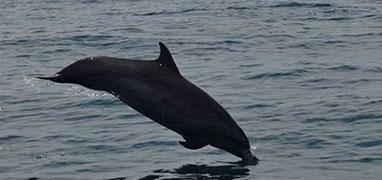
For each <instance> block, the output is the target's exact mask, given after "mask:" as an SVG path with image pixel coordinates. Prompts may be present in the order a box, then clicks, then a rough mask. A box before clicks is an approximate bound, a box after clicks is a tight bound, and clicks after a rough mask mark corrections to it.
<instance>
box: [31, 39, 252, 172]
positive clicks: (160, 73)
mask: <svg viewBox="0 0 382 180" xmlns="http://www.w3.org/2000/svg"><path fill="white" fill-rule="evenodd" d="M159 46H160V55H159V57H158V58H157V59H156V60H153V61H140V60H131V59H122V58H113V57H103V56H102V57H89V58H85V59H81V60H78V61H76V62H74V63H73V64H71V65H69V66H68V67H66V68H64V69H63V70H61V71H60V72H58V73H56V75H55V76H52V77H37V78H40V79H46V80H50V81H53V82H58V83H73V84H79V85H82V86H85V87H87V88H90V89H94V90H101V91H106V92H109V93H111V94H113V95H114V96H116V97H117V98H119V99H120V100H121V101H122V102H124V103H126V104H127V105H129V106H130V107H132V108H133V109H135V110H137V111H138V112H140V113H142V114H143V115H145V116H147V117H148V118H150V119H152V120H154V121H155V122H157V123H159V124H161V125H163V126H165V127H167V128H169V129H171V130H173V131H175V132H176V133H178V134H180V135H181V136H182V137H183V138H184V139H185V141H179V143H180V144H181V145H182V146H184V147H185V148H188V149H193V150H195V149H199V148H202V147H204V146H206V145H211V146H213V147H216V148H219V149H222V150H224V151H227V152H229V153H232V154H233V155H235V156H238V157H240V158H242V162H243V163H245V164H246V165H256V164H257V163H258V161H259V160H258V159H257V158H256V156H254V155H253V154H252V153H251V150H250V145H249V142H248V138H247V136H246V135H245V134H244V132H243V130H242V129H241V128H240V127H239V126H238V125H237V124H236V122H235V121H234V120H233V119H232V117H231V116H230V115H229V114H228V112H227V111H226V110H225V109H224V108H223V107H222V106H221V105H220V104H218V103H217V102H216V101H215V100H214V99H212V98H211V97H210V96H209V95H208V94H207V93H206V92H204V91H203V90H202V89H200V88H198V87H197V86H196V85H194V84H193V83H191V82H190V81H188V80H187V79H185V78H184V77H183V76H182V75H181V74H180V72H179V70H178V68H177V66H176V64H175V62H174V60H173V58H172V56H171V54H170V51H169V50H168V49H167V47H166V46H165V45H164V44H163V43H162V42H159Z"/></svg>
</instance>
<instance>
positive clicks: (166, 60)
mask: <svg viewBox="0 0 382 180" xmlns="http://www.w3.org/2000/svg"><path fill="white" fill-rule="evenodd" d="M159 46H160V55H159V57H158V59H157V60H156V61H157V62H158V63H159V64H160V65H161V66H164V67H165V68H166V69H169V70H171V71H173V72H176V73H178V74H180V72H179V70H178V67H176V64H175V62H174V59H172V56H171V53H170V51H169V50H168V49H167V47H166V46H165V45H164V44H163V43H162V42H159Z"/></svg>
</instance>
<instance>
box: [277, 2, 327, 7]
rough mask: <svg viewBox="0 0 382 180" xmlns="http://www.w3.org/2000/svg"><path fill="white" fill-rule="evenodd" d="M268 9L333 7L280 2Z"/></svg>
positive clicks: (322, 4)
mask: <svg viewBox="0 0 382 180" xmlns="http://www.w3.org/2000/svg"><path fill="white" fill-rule="evenodd" d="M270 7H276V8H284V7H315V8H320V7H333V5H331V4H329V3H299V2H282V3H279V4H276V5H272V6H270Z"/></svg>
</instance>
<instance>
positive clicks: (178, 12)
mask: <svg viewBox="0 0 382 180" xmlns="http://www.w3.org/2000/svg"><path fill="white" fill-rule="evenodd" d="M205 10H207V9H204V8H201V9H200V8H192V9H185V10H180V11H159V12H149V13H143V14H134V16H154V15H173V14H182V13H189V12H194V11H205Z"/></svg>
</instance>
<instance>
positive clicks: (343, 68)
mask: <svg viewBox="0 0 382 180" xmlns="http://www.w3.org/2000/svg"><path fill="white" fill-rule="evenodd" d="M358 69H359V67H357V66H351V65H340V66H334V67H330V68H328V70H334V71H355V70H358Z"/></svg>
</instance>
